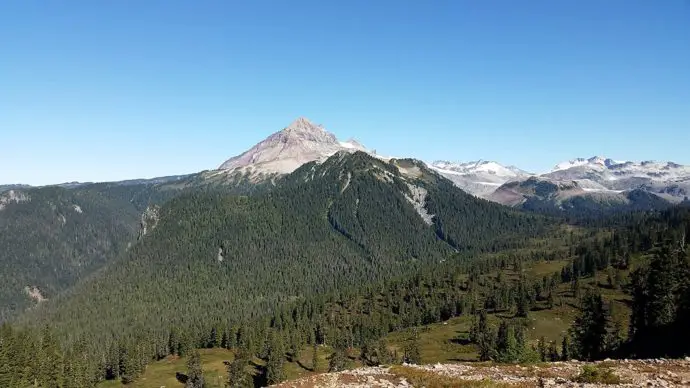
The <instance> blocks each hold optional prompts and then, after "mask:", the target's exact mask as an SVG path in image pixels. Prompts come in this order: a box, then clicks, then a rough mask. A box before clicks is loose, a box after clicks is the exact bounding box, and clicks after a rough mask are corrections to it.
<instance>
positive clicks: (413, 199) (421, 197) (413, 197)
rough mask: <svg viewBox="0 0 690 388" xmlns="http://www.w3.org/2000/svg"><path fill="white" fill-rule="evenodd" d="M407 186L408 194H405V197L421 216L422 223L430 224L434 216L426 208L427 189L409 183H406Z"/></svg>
mask: <svg viewBox="0 0 690 388" xmlns="http://www.w3.org/2000/svg"><path fill="white" fill-rule="evenodd" d="M407 187H408V188H409V189H410V195H407V194H405V198H406V199H407V200H408V201H409V202H410V203H411V204H412V206H414V209H415V210H416V211H417V214H419V216H420V217H422V220H423V221H424V223H425V224H427V225H432V224H433V223H434V216H433V215H432V214H429V212H428V211H427V210H426V195H427V190H426V189H425V188H423V187H419V186H415V185H411V184H409V183H407Z"/></svg>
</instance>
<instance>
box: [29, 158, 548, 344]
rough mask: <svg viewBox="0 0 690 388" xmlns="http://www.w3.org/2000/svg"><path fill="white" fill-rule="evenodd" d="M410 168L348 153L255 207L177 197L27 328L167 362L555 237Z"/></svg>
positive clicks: (251, 200)
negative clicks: (440, 266)
mask: <svg viewBox="0 0 690 388" xmlns="http://www.w3.org/2000/svg"><path fill="white" fill-rule="evenodd" d="M397 163H399V165H400V166H401V168H400V169H399V168H398V167H396V166H395V165H393V164H389V163H385V162H382V161H380V160H378V159H374V158H372V157H370V156H368V155H366V154H363V153H356V154H353V155H349V154H337V155H335V156H333V157H331V158H330V159H329V160H328V161H326V162H325V163H323V164H320V165H317V164H314V163H312V164H307V165H305V166H303V167H302V168H300V169H299V170H298V171H296V172H295V173H294V174H292V175H290V176H288V177H286V178H284V179H283V180H282V181H279V182H277V185H276V188H275V189H273V190H272V191H269V192H267V193H264V194H259V195H256V196H253V197H242V196H239V197H237V196H228V195H225V194H220V193H194V194H188V195H182V196H179V197H176V198H174V199H172V200H171V201H169V202H168V203H167V204H166V205H164V206H163V207H162V209H161V210H160V221H159V222H158V225H157V226H156V228H155V229H154V230H153V231H152V232H150V233H149V234H148V235H147V236H146V237H144V238H143V240H142V241H140V242H139V243H138V244H136V245H134V246H133V247H132V248H131V249H130V250H129V251H128V252H127V255H126V256H125V257H123V258H121V259H119V260H117V261H115V262H112V263H110V264H109V265H108V266H107V267H106V268H104V269H103V270H102V271H100V272H99V273H98V274H96V275H94V276H93V277H92V278H91V279H89V280H88V281H86V282H84V283H82V284H80V285H78V286H77V287H75V288H74V289H72V290H70V292H69V293H68V294H66V295H63V296H62V297H58V298H57V299H56V300H54V301H53V302H54V303H48V304H44V305H42V306H41V307H40V308H39V309H36V310H35V311H32V312H31V313H30V314H28V315H27V316H25V317H24V320H23V321H24V322H27V323H40V322H52V323H54V325H55V327H56V328H57V332H58V335H59V337H60V338H89V341H92V340H93V341H96V340H97V341H99V342H98V343H99V344H101V345H102V344H104V343H111V344H113V346H116V345H117V344H116V343H114V342H113V341H115V340H117V341H119V342H118V343H134V342H137V343H139V342H142V341H144V342H148V343H151V342H152V343H155V349H157V350H156V352H157V353H161V354H162V355H165V354H167V353H168V352H169V346H168V340H169V336H170V333H171V330H172V329H174V328H176V329H175V330H179V331H180V332H183V333H185V336H184V337H183V338H187V339H186V340H185V341H187V340H189V341H190V342H191V343H195V342H196V339H197V338H198V337H199V336H200V335H206V334H205V333H207V332H209V331H210V329H211V328H212V327H221V326H222V327H229V326H231V325H240V324H241V323H242V322H248V321H250V320H254V319H257V318H261V317H264V318H267V317H269V316H270V314H271V312H274V311H277V310H278V308H279V307H282V306H285V305H286V304H288V303H294V302H295V301H299V300H306V299H309V298H312V297H315V296H318V295H323V294H326V293H333V292H338V291H344V290H347V289H353V288H359V287H362V286H366V285H367V284H376V283H379V282H381V281H385V280H388V279H392V278H395V277H399V276H403V275H405V274H407V273H409V272H410V271H413V270H414V269H415V268H419V267H421V266H424V265H430V264H434V263H436V264H437V263H439V262H442V261H444V260H449V259H451V260H452V254H453V253H454V252H457V251H460V252H468V253H469V252H483V251H486V252H491V251H495V250H497V249H498V248H499V247H501V246H505V245H509V244H513V245H517V244H519V242H520V241H526V239H527V238H529V237H531V236H537V235H539V234H542V233H544V232H545V231H546V230H547V229H548V227H549V221H547V220H546V219H544V218H542V217H538V216H532V215H524V214H521V213H519V212H516V211H514V210H511V209H507V208H504V207H502V206H500V205H496V204H493V203H490V202H488V201H484V200H479V199H476V198H474V197H472V196H469V195H467V194H465V193H464V192H462V191H461V190H459V189H457V188H455V187H453V186H452V184H451V183H450V182H447V181H445V180H444V179H441V178H439V177H438V176H437V175H435V174H433V173H431V172H430V171H428V170H425V169H423V168H422V167H420V166H417V165H415V164H414V163H413V162H411V161H399V162H397ZM401 171H402V172H401ZM94 317H97V319H94ZM83 336H86V337H83ZM103 341H104V342H103ZM99 348H100V349H103V347H102V346H99ZM149 349H150V348H149Z"/></svg>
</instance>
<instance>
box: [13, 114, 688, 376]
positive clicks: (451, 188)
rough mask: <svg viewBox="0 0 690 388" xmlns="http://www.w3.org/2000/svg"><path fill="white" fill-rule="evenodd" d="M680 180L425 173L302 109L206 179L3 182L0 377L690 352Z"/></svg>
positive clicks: (427, 169) (569, 167)
mask: <svg viewBox="0 0 690 388" xmlns="http://www.w3.org/2000/svg"><path fill="white" fill-rule="evenodd" d="M686 173H687V168H686V167H683V166H680V165H675V164H671V163H666V164H659V163H651V162H645V163H639V164H638V163H632V162H615V161H611V160H609V159H603V158H592V159H578V160H575V161H573V162H569V163H565V164H559V165H558V166H556V168H555V169H554V171H552V172H550V173H547V174H542V175H536V174H531V173H528V172H525V171H523V170H520V169H519V168H516V167H503V166H501V165H500V164H498V163H494V162H481V161H480V162H471V163H463V164H455V163H450V162H435V163H425V162H423V161H420V160H417V159H411V158H390V157H383V156H381V155H378V154H376V152H375V151H373V150H369V149H367V148H365V147H364V146H363V145H361V144H360V143H359V142H357V141H356V140H348V141H345V142H342V141H339V140H337V138H336V137H335V136H334V135H333V134H331V133H329V132H327V131H326V130H325V129H324V128H323V127H322V126H318V125H315V124H313V123H311V122H310V121H309V120H307V119H304V118H300V119H298V120H296V121H295V122H293V123H292V124H290V125H289V126H288V127H286V128H285V129H283V130H282V131H279V132H276V133H274V134H273V135H271V136H269V137H268V138H267V139H266V140H264V141H262V142H260V143H258V144H257V145H255V146H254V147H252V148H250V149H249V150H248V151H246V152H244V153H242V154H240V155H238V156H236V157H233V158H231V159H229V160H228V161H226V162H224V163H222V165H221V166H220V168H218V169H215V170H208V171H202V172H199V173H197V174H191V175H183V176H170V177H162V178H155V179H146V180H131V181H123V182H106V183H70V184H65V185H58V186H47V187H27V186H17V185H13V186H6V187H4V188H3V191H2V192H0V227H1V228H2V231H3V233H2V235H0V247H3V251H1V252H2V253H0V268H2V276H3V280H4V282H2V283H0V284H1V285H0V301H1V302H2V303H0V306H1V307H2V310H0V320H2V321H3V322H4V324H3V326H2V328H1V329H0V344H2V346H1V347H0V363H2V364H3V365H6V367H5V369H1V370H0V385H1V386H8V387H15V386H16V387H23V386H27V385H29V384H32V383H31V382H32V381H33V382H34V383H33V384H34V385H37V386H50V384H51V382H56V381H57V382H59V384H58V385H57V386H59V387H73V386H74V387H92V386H98V387H100V388H108V387H119V386H132V387H149V386H155V387H159V386H166V387H175V386H179V387H182V386H185V383H184V382H183V381H185V380H187V381H189V380H194V381H200V380H199V379H201V378H202V376H203V377H204V378H205V381H206V384H205V385H204V386H206V387H216V386H217V387H225V386H226V385H229V386H231V387H249V386H255V385H256V386H266V385H271V384H277V383H281V382H284V381H286V380H295V379H306V380H296V381H297V382H296V383H295V384H298V385H299V384H302V383H300V381H305V382H307V383H305V384H307V386H308V384H312V383H313V382H314V381H320V379H331V378H333V377H332V376H334V375H325V374H324V375H321V373H326V372H338V373H341V375H337V376H350V375H348V373H350V372H344V374H342V373H343V371H344V370H350V369H353V368H364V369H361V370H362V372H361V373H363V374H364V375H367V374H371V373H373V374H374V375H377V376H378V375H379V374H381V375H385V376H388V375H390V374H391V373H393V374H395V375H396V376H398V377H395V378H396V379H400V378H403V377H404V378H405V379H406V380H405V381H408V382H413V383H412V384H413V385H415V384H417V385H419V384H425V383H423V381H427V380H425V379H432V380H433V379H434V378H436V377H434V376H428V375H427V372H428V368H427V369H425V368H426V367H411V366H409V365H431V364H437V363H440V364H443V365H445V366H444V367H443V368H450V369H452V368H461V367H460V366H462V365H464V367H466V368H469V369H471V370H474V369H473V368H479V366H473V365H482V364H478V363H479V362H491V363H492V364H489V365H497V366H496V367H497V368H508V367H503V366H500V365H503V364H524V365H536V364H540V363H547V362H556V361H558V360H563V361H569V360H571V359H573V358H576V359H579V360H587V361H596V360H602V359H605V358H614V359H618V358H654V357H662V356H664V357H666V356H672V357H684V356H685V355H686V354H687V351H686V349H687V345H688V342H687V341H688V338H687V335H685V334H684V332H683V330H682V328H683V327H685V326H684V325H685V324H686V323H687V322H688V321H687V319H688V317H690V314H688V311H690V310H688V306H690V302H689V301H690V299H688V296H689V294H688V290H689V288H688V287H687V284H688V279H690V277H689V276H690V265H689V264H688V254H687V252H686V240H685V236H686V235H687V234H690V213H688V209H690V208H688V207H687V206H686V205H687V203H686V202H687V201H684V199H681V198H680V197H681V196H683V195H684V193H685V191H684V190H685V189H684V188H683V187H684V186H682V181H683V179H685V178H684V177H685V175H684V174H686ZM670 182H674V183H670ZM678 182H680V183H679V185H678V186H677V187H676V186H674V188H671V186H670V185H674V184H676V183H678ZM590 313H591V314H590ZM315 355H316V356H315ZM314 364H316V367H315V365H314ZM48 365H54V367H48ZM377 365H385V366H386V367H385V368H386V369H385V370H384V369H367V368H372V367H376V366H377ZM400 365H408V366H400ZM452 365H456V367H453V366H452ZM457 365H460V366H457ZM573 365H576V366H573V367H572V368H570V369H568V371H569V372H568V373H569V374H570V375H572V374H573V373H575V372H574V371H575V370H576V369H578V368H580V369H582V368H584V366H583V365H581V364H573ZM388 366H390V369H388ZM415 368H416V369H415ZM461 369H462V368H461ZM469 369H468V370H469ZM508 369H509V368H508ZM571 372H572V373H571ZM351 373H353V374H352V376H356V374H357V373H360V372H351ZM506 373H507V372H506ZM545 373H546V372H545ZM570 375H569V376H570ZM352 376H350V377H347V379H354V380H357V379H359V377H352ZM401 376H402V377H401ZM451 377H452V376H451ZM451 377H448V378H451ZM456 377H457V376H455V377H452V379H455V378H456ZM338 378H340V377H338ZM374 378H378V377H374ZM530 378H531V377H530ZM563 378H565V377H563ZM571 378H574V377H573V376H570V377H568V379H571ZM645 378H646V377H645ZM650 378H651V377H650ZM310 379H313V380H310ZM415 379H421V380H415ZM452 379H451V380H452ZM309 381H311V383H309ZM329 381H330V380H329ZM400 381H402V380H400ZM400 381H399V382H400ZM414 381H418V382H417V383H414ZM419 381H422V383H420V382H419ZM449 381H450V380H449ZM534 382H535V381H532V380H529V384H532V383H534ZM401 384H402V383H401ZM434 384H435V383H434ZM440 384H441V386H454V385H453V384H460V383H457V381H455V380H452V381H450V382H448V381H447V382H445V383H444V382H441V383H440ZM444 384H445V385H444ZM448 384H451V385H448ZM459 386H462V385H459ZM527 386H530V385H527ZM195 388H196V387H195Z"/></svg>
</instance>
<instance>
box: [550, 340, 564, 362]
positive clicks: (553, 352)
mask: <svg viewBox="0 0 690 388" xmlns="http://www.w3.org/2000/svg"><path fill="white" fill-rule="evenodd" d="M560 359H561V357H560V356H559V354H558V348H557V346H556V342H551V343H550V344H549V361H551V362H556V361H559V360H560Z"/></svg>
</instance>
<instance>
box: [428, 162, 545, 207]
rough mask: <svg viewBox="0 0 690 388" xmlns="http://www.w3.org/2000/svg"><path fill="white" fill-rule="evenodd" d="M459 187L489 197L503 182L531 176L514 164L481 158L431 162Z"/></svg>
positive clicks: (433, 166)
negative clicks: (468, 160)
mask: <svg viewBox="0 0 690 388" xmlns="http://www.w3.org/2000/svg"><path fill="white" fill-rule="evenodd" d="M429 167H431V168H432V169H434V170H436V171H437V172H438V173H440V174H441V175H443V176H444V177H446V178H448V179H450V180H451V181H453V183H455V184H456V186H458V187H459V188H461V189H463V190H465V191H466V192H468V193H470V194H473V195H476V196H478V197H481V198H487V197H488V196H489V195H490V194H491V193H493V192H494V191H495V190H496V189H497V188H498V187H499V186H501V185H502V184H504V183H506V182H509V181H514V180H518V179H521V178H525V177H528V176H530V175H531V174H529V173H528V172H526V171H523V170H520V169H519V168H517V167H514V166H508V167H505V166H503V165H501V164H499V163H496V162H491V161H485V160H479V161H474V162H467V163H453V162H447V161H436V162H433V163H431V164H429Z"/></svg>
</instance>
